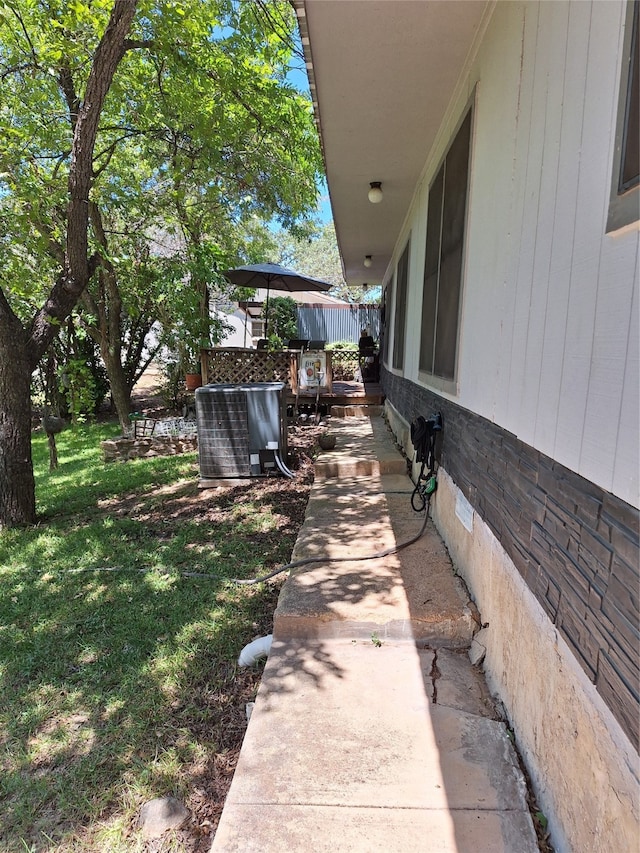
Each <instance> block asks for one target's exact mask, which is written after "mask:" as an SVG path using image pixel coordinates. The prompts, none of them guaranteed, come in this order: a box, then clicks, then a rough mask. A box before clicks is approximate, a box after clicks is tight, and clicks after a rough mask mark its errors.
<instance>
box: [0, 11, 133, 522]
mask: <svg viewBox="0 0 640 853" xmlns="http://www.w3.org/2000/svg"><path fill="white" fill-rule="evenodd" d="M135 12H136V0H115V2H114V4H113V8H112V10H111V15H110V18H109V23H108V24H107V27H106V29H105V31H104V34H103V36H102V38H101V39H100V43H99V44H98V46H97V48H96V51H95V53H94V55H93V61H92V64H91V70H90V72H89V76H88V78H87V83H86V87H85V92H84V100H83V101H82V102H81V106H80V109H79V111H78V114H77V118H76V119H75V123H74V124H73V125H72V128H73V141H72V145H71V158H70V164H69V178H68V187H67V190H68V204H67V229H66V241H65V252H64V263H63V267H62V269H61V271H60V275H59V276H58V279H57V281H56V282H55V284H54V286H53V287H52V289H51V292H50V293H49V295H48V297H47V298H46V300H45V302H44V304H43V306H42V307H41V308H40V310H39V311H38V312H37V313H36V314H35V316H34V317H33V318H32V320H31V322H30V323H29V325H28V327H27V329H26V330H25V329H24V328H23V326H22V324H21V323H20V321H19V320H18V319H17V317H16V315H15V314H14V312H13V311H12V310H11V306H10V305H9V303H8V301H7V299H6V297H5V295H4V293H3V291H2V288H1V287H0V528H2V527H12V526H15V525H19V524H33V523H35V520H36V508H35V479H34V476H33V464H32V459H31V398H30V394H29V391H30V383H31V374H32V372H33V371H34V370H35V368H36V365H37V364H38V361H39V359H40V358H41V356H42V355H43V354H44V353H45V352H46V350H47V348H48V347H49V345H50V344H51V342H52V340H53V339H54V337H55V336H56V335H57V334H58V331H59V330H60V326H61V325H62V324H63V323H64V321H65V320H66V318H67V317H68V315H69V313H70V312H71V311H72V310H73V306H74V305H75V304H76V302H77V301H78V298H79V297H80V294H81V293H82V291H83V290H84V289H85V287H86V286H87V283H88V281H89V278H90V277H91V275H92V272H93V269H94V266H95V261H94V260H93V259H90V258H89V256H88V247H89V240H88V219H89V212H88V206H89V204H88V203H89V193H90V190H91V185H92V179H93V152H94V147H95V141H96V136H97V133H98V125H99V122H100V114H101V112H102V107H103V105H104V100H105V98H106V96H107V93H108V91H109V88H110V86H111V83H112V81H113V77H114V74H115V72H116V69H117V67H118V63H119V62H120V60H121V59H122V57H123V55H124V53H125V51H126V45H125V40H126V37H127V34H128V32H129V29H130V28H131V23H132V21H133V18H134V15H135ZM25 336H26V337H25Z"/></svg>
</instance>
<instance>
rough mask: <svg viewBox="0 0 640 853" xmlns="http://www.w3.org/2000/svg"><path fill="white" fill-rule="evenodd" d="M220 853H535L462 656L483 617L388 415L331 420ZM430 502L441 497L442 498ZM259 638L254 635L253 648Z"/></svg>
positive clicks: (510, 757) (479, 690) (474, 676)
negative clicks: (428, 517) (416, 497)
mask: <svg viewBox="0 0 640 853" xmlns="http://www.w3.org/2000/svg"><path fill="white" fill-rule="evenodd" d="M331 431H332V432H334V433H336V434H337V444H336V449H335V450H334V451H331V452H325V453H323V454H322V455H321V456H320V458H319V459H318V461H317V463H316V481H315V483H314V486H313V489H312V492H311V497H310V500H309V505H308V509H307V514H306V518H305V522H304V525H303V527H302V529H301V531H300V535H299V538H298V541H297V543H296V547H295V549H294V554H293V558H292V559H294V560H296V559H301V558H304V557H309V556H317V555H323V556H326V557H340V558H346V559H343V560H342V561H340V562H337V561H336V562H328V561H325V562H319V563H314V564H312V565H310V566H304V567H302V568H299V569H298V570H295V571H294V572H293V573H292V574H291V576H290V577H289V579H288V580H287V582H286V583H285V585H284V587H283V590H282V592H281V595H280V600H279V603H278V607H277V610H276V613H275V617H274V642H273V646H272V650H271V654H270V655H269V658H268V660H267V664H266V667H265V671H264V675H263V678H262V683H261V686H260V690H259V692H258V697H257V700H256V704H255V709H254V712H253V715H252V717H251V721H250V723H249V727H248V729H247V733H246V736H245V739H244V743H243V747H242V751H241V754H240V759H239V763H238V767H237V769H236V772H235V775H234V779H233V783H232V785H231V789H230V792H229V795H228V797H227V801H226V805H225V808H224V811H223V814H222V818H221V821H220V825H219V827H218V830H217V833H216V836H215V839H214V842H213V846H212V851H215V853H223V851H224V853H231V851H237V853H253V851H255V853H310V851H314V853H324V851H327V853H329V851H330V853H346V852H347V851H358V852H359V851H362V853H414V851H425V853H432V851H434V853H435V851H451V853H500V851H504V853H530V852H531V851H536V850H538V846H537V842H536V837H535V831H534V829H533V824H532V822H531V818H530V816H529V812H528V809H527V805H526V799H525V793H526V789H525V783H524V779H523V777H522V774H521V772H520V770H519V768H518V764H517V759H516V756H515V754H514V751H513V747H512V745H511V742H510V740H509V737H508V735H507V731H506V727H505V725H504V724H503V723H502V722H499V721H498V719H497V717H496V714H495V712H494V708H493V705H492V702H491V699H490V697H489V695H488V691H487V688H486V685H485V683H484V679H483V677H482V673H481V672H480V671H478V670H477V669H476V668H474V667H472V666H471V664H470V662H469V659H468V655H467V651H466V650H467V649H468V647H469V644H470V642H471V637H472V635H473V633H474V631H475V630H477V628H478V627H479V624H478V614H477V613H476V612H475V608H474V606H473V605H472V604H471V603H470V602H469V600H468V597H467V595H466V591H465V589H464V587H463V585H462V584H461V583H460V582H459V580H458V579H457V578H456V576H455V575H454V573H453V570H452V567H451V563H450V561H449V558H448V555H447V552H446V550H445V548H444V545H443V543H442V541H441V539H440V537H439V536H438V534H437V532H436V531H435V529H434V528H433V526H432V524H431V522H429V523H428V525H427V527H426V531H425V533H424V535H423V536H422V537H421V538H420V540H419V541H418V542H417V543H415V544H414V545H411V546H409V547H407V548H404V549H402V550H400V551H399V552H398V553H393V554H389V555H387V556H386V557H381V558H376V559H367V560H364V561H356V560H355V558H357V557H362V556H368V555H371V554H373V553H377V552H380V551H385V550H387V549H389V548H392V547H393V546H395V545H397V544H398V543H402V542H404V541H405V540H407V539H409V538H411V537H412V536H414V535H415V534H416V533H418V532H419V531H420V528H421V526H422V521H423V518H424V516H423V515H421V514H417V513H415V512H413V510H412V509H411V504H410V495H411V491H412V490H413V484H412V483H411V480H410V479H409V477H408V476H407V473H406V463H405V460H404V459H403V457H402V456H401V455H400V453H399V452H398V450H397V449H396V448H395V446H394V444H393V437H392V435H391V433H390V432H389V431H388V430H387V427H386V424H385V422H384V420H383V419H382V418H380V417H377V418H372V419H370V418H368V417H366V418H348V419H344V420H340V419H338V420H336V419H334V420H333V421H332V423H331ZM435 499H436V500H437V497H436V498H435ZM248 639H249V638H248Z"/></svg>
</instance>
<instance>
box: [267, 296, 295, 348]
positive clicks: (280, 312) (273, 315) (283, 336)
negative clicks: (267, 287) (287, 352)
mask: <svg viewBox="0 0 640 853" xmlns="http://www.w3.org/2000/svg"><path fill="white" fill-rule="evenodd" d="M268 323H269V328H268V331H269V340H270V341H271V339H272V338H274V343H275V339H276V338H277V341H278V346H277V347H276V348H281V347H282V345H283V343H285V342H286V341H288V340H289V338H297V337H298V306H297V304H296V302H295V300H294V299H292V298H291V297H290V296H273V297H271V298H270V299H269V317H268Z"/></svg>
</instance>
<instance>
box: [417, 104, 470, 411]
mask: <svg viewBox="0 0 640 853" xmlns="http://www.w3.org/2000/svg"><path fill="white" fill-rule="evenodd" d="M467 119H468V120H469V140H468V149H467V173H466V187H465V194H464V216H463V225H462V236H461V248H460V270H459V281H458V293H457V299H458V305H457V317H456V330H455V353H454V359H453V360H454V365H453V376H452V377H447V376H443V375H439V374H437V373H435V372H433V370H435V367H436V353H437V329H438V325H439V324H438V298H439V288H440V275H441V268H442V237H443V219H442V215H443V212H444V208H445V204H446V192H447V187H446V162H447V158H448V157H449V155H450V153H451V151H452V149H453V147H454V143H455V142H456V141H457V140H458V135H459V133H460V131H461V130H462V128H463V125H464V124H465V122H466V121H467ZM474 120H475V95H474V97H472V98H471V99H470V101H469V102H468V103H467V105H466V107H465V109H464V110H463V112H462V115H461V117H460V120H459V121H458V123H457V125H456V127H455V129H454V131H453V133H452V134H451V137H450V141H449V145H448V146H447V149H446V151H445V153H444V155H443V157H442V159H441V160H440V162H439V163H438V167H437V169H436V170H435V172H434V174H433V177H432V179H431V182H430V184H429V194H428V198H427V217H426V221H427V225H426V229H427V231H426V233H425V259H424V269H423V283H422V305H421V318H420V352H419V361H418V375H419V378H420V380H421V381H422V382H424V383H425V384H427V385H429V386H431V387H433V388H435V389H436V390H440V391H445V392H447V393H450V394H457V392H458V362H459V354H460V340H461V318H462V304H463V296H464V282H465V275H466V246H467V234H468V224H469V196H470V189H471V165H472V154H473V137H474ZM440 181H441V182H442V188H441V190H438V189H437V185H438V183H439V182H440ZM434 188H435V190H434ZM436 190H437V191H438V192H441V200H440V205H441V206H440V215H439V218H438V229H439V230H438V234H437V240H438V246H437V252H438V257H437V276H438V280H437V283H436V293H435V295H434V297H435V298H434V300H433V302H434V305H433V317H432V318H431V321H432V328H431V331H430V332H428V333H425V319H426V318H425V310H426V302H425V297H426V295H427V276H428V274H429V269H428V266H427V265H428V262H429V259H430V257H431V255H432V250H433V245H432V244H430V235H429V233H428V231H429V220H430V218H431V215H430V214H431V211H430V210H429V202H430V201H431V199H432V193H433V192H434V191H436ZM436 213H437V211H436ZM432 221H433V220H432ZM432 227H433V226H432ZM425 338H426V339H427V343H428V341H429V339H431V340H432V341H433V344H432V357H431V368H432V369H431V370H429V369H428V368H427V367H426V366H425V364H424V349H425Z"/></svg>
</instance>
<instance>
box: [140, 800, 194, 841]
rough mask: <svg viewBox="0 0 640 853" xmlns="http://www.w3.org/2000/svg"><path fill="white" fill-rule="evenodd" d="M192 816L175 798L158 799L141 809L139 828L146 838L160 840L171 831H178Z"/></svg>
mask: <svg viewBox="0 0 640 853" xmlns="http://www.w3.org/2000/svg"><path fill="white" fill-rule="evenodd" d="M189 816H190V812H189V809H187V808H185V806H183V805H182V803H181V802H180V800H177V799H176V798H175V797H158V798H157V799H155V800H150V801H149V802H148V803H145V804H144V805H143V806H142V808H141V809H140V817H139V818H138V828H139V829H140V830H142V834H143V836H144V837H145V838H158V837H159V836H161V835H162V834H163V833H164V832H166V831H167V830H169V829H178V827H180V826H182V824H183V823H184V822H185V820H187V818H188V817H189Z"/></svg>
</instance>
